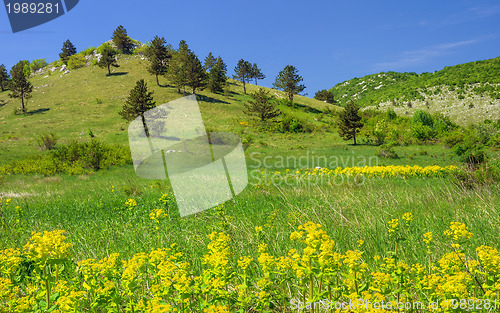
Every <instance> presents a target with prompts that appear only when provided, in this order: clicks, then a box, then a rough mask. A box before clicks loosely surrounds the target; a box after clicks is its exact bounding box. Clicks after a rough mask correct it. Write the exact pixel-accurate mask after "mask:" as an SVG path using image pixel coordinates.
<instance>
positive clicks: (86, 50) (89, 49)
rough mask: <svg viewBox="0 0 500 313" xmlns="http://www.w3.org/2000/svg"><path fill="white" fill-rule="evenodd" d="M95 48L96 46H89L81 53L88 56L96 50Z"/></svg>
mask: <svg viewBox="0 0 500 313" xmlns="http://www.w3.org/2000/svg"><path fill="white" fill-rule="evenodd" d="M94 50H95V48H94V47H88V48H87V49H85V50H83V51H81V52H80V53H81V54H82V55H83V56H87V55H91V54H92V52H94Z"/></svg>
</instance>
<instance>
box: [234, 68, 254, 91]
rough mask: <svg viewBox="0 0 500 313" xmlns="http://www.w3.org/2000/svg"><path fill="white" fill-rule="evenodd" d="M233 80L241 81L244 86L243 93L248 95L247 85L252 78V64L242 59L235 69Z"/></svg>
mask: <svg viewBox="0 0 500 313" xmlns="http://www.w3.org/2000/svg"><path fill="white" fill-rule="evenodd" d="M233 78H234V79H236V80H239V81H240V82H241V83H242V84H243V93H245V94H246V93H247V88H246V83H248V82H250V79H251V78H252V64H250V62H248V61H245V60H243V59H240V60H239V61H238V63H237V64H236V66H235V68H234V75H233Z"/></svg>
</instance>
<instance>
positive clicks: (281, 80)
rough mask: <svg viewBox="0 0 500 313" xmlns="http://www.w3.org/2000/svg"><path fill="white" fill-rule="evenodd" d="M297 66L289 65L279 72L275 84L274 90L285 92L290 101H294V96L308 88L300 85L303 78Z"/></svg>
mask: <svg viewBox="0 0 500 313" xmlns="http://www.w3.org/2000/svg"><path fill="white" fill-rule="evenodd" d="M298 72H299V71H298V70H297V69H296V68H295V66H292V65H287V66H285V68H284V69H283V70H282V71H281V72H279V74H278V76H277V77H276V80H275V82H274V85H273V86H274V88H276V89H279V90H283V91H284V92H285V93H286V94H287V95H288V99H289V100H290V101H293V95H294V94H298V93H300V92H302V91H303V90H304V89H306V86H304V85H302V84H300V82H302V81H303V78H302V76H300V75H299V74H298Z"/></svg>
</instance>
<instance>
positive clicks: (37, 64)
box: [30, 59, 47, 73]
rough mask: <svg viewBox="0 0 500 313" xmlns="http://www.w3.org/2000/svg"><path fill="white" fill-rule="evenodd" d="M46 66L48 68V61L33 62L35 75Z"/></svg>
mask: <svg viewBox="0 0 500 313" xmlns="http://www.w3.org/2000/svg"><path fill="white" fill-rule="evenodd" d="M46 66H47V61H45V59H37V60H33V61H32V62H31V64H30V68H31V71H32V72H33V73H34V72H36V71H38V70H39V69H41V68H44V67H46Z"/></svg>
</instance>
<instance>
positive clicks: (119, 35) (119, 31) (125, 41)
mask: <svg viewBox="0 0 500 313" xmlns="http://www.w3.org/2000/svg"><path fill="white" fill-rule="evenodd" d="M111 39H112V40H113V43H114V44H115V46H116V48H117V49H118V50H119V51H121V52H122V53H125V54H130V53H132V49H133V47H134V44H133V43H132V39H130V37H129V36H128V35H127V30H126V29H125V27H123V26H122V25H120V26H118V27H117V28H116V29H115V31H114V32H113V37H111Z"/></svg>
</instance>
